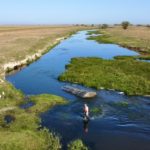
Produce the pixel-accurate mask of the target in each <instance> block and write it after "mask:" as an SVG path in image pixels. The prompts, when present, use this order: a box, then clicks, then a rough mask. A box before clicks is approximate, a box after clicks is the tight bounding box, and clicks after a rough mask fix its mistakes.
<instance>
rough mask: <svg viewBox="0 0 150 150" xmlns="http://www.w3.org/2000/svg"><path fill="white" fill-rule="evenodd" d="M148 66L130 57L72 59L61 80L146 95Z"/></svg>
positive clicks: (149, 87) (148, 91)
mask: <svg viewBox="0 0 150 150" xmlns="http://www.w3.org/2000/svg"><path fill="white" fill-rule="evenodd" d="M149 72H150V65H149V64H148V63H147V62H141V61H137V60H134V59H127V60H126V59H115V60H104V59H100V58H73V59H72V60H71V64H69V65H68V66H67V71H66V72H64V73H63V74H62V75H60V76H59V80H61V81H69V82H72V83H78V84H82V85H85V86H87V87H93V88H96V89H100V88H101V87H104V88H105V89H115V90H118V91H123V92H124V93H125V94H127V95H150V76H149Z"/></svg>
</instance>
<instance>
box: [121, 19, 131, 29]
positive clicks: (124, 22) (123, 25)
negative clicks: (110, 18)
mask: <svg viewBox="0 0 150 150" xmlns="http://www.w3.org/2000/svg"><path fill="white" fill-rule="evenodd" d="M129 24H130V23H129V22H128V21H123V22H122V24H121V25H122V28H123V29H125V30H126V29H127V28H128V26H129Z"/></svg>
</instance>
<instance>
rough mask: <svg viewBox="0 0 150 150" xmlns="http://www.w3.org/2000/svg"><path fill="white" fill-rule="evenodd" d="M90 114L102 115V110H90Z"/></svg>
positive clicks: (99, 108)
mask: <svg viewBox="0 0 150 150" xmlns="http://www.w3.org/2000/svg"><path fill="white" fill-rule="evenodd" d="M90 113H91V114H93V115H100V114H102V108H101V107H93V108H90Z"/></svg>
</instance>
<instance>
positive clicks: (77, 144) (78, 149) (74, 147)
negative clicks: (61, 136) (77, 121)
mask: <svg viewBox="0 0 150 150" xmlns="http://www.w3.org/2000/svg"><path fill="white" fill-rule="evenodd" d="M68 150H89V149H88V147H86V146H85V145H84V144H83V142H82V140H80V139H77V140H75V141H72V142H70V143H69V144H68Z"/></svg>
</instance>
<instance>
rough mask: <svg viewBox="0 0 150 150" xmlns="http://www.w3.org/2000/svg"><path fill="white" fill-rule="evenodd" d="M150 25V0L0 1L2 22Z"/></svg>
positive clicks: (0, 18)
mask: <svg viewBox="0 0 150 150" xmlns="http://www.w3.org/2000/svg"><path fill="white" fill-rule="evenodd" d="M122 21H129V22H131V23H133V24H150V0H0V24H102V23H107V24H114V23H120V22H122Z"/></svg>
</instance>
